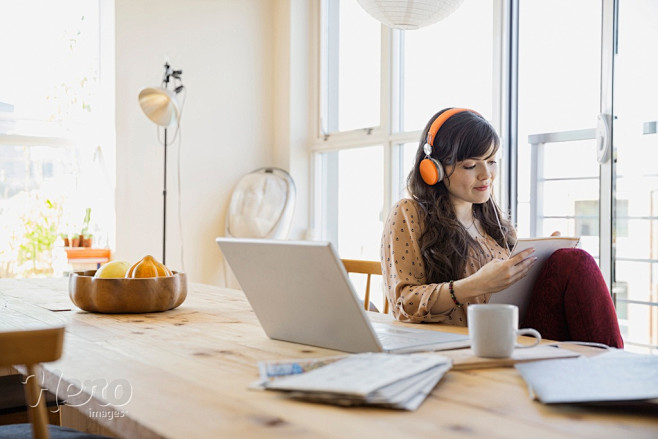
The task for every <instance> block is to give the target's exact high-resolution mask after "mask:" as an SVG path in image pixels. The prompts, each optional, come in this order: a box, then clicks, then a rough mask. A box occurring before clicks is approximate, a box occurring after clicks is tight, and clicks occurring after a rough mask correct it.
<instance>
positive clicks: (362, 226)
mask: <svg viewBox="0 0 658 439" xmlns="http://www.w3.org/2000/svg"><path fill="white" fill-rule="evenodd" d="M492 17H493V1H487V2H481V1H475V0H466V1H465V2H464V4H463V5H462V6H461V7H460V8H459V9H458V10H457V11H456V12H455V13H454V14H452V15H451V16H449V17H448V18H446V19H445V20H443V21H441V22H440V25H433V26H429V27H427V28H423V29H420V30H417V31H410V32H404V31H398V30H391V29H389V28H387V27H385V26H382V25H381V24H380V23H379V22H377V21H376V20H375V19H373V18H372V17H370V16H369V15H368V14H366V13H365V12H364V11H363V10H362V9H361V7H360V6H359V5H358V3H357V1H356V0H324V1H323V3H322V23H323V26H322V29H323V32H322V44H321V47H322V54H321V59H322V67H321V72H322V74H321V93H320V95H321V103H320V105H321V108H320V115H321V124H320V126H321V127H322V132H321V133H318V139H317V141H316V143H315V145H314V146H313V149H314V154H315V159H314V172H315V176H316V178H315V182H316V184H315V194H316V197H315V199H316V210H315V212H314V225H315V229H316V232H317V233H316V235H317V237H318V238H320V239H327V240H330V241H332V242H333V243H334V244H335V245H336V246H337V248H338V251H339V253H340V255H341V256H342V257H345V258H355V259H359V258H360V259H378V258H379V241H380V238H381V232H382V229H383V223H384V221H385V220H386V216H387V214H388V211H389V207H390V205H391V204H392V203H394V202H395V201H397V200H398V199H400V198H401V197H404V196H406V189H405V182H406V178H407V175H408V173H409V171H410V167H411V164H412V163H413V158H414V155H415V152H416V148H417V147H418V141H419V136H420V132H421V130H422V129H423V127H424V126H425V124H426V122H427V121H428V120H429V118H430V117H431V116H432V115H433V114H434V113H436V112H437V111H438V110H440V109H442V108H445V107H451V106H467V107H472V108H477V109H478V111H480V112H481V113H482V114H484V115H485V117H489V118H491V115H492V114H493V113H494V111H493V110H494V109H493V82H494V75H493V73H492V72H493V69H494V67H493V65H494V63H493V54H494V53H495V43H494V42H495V41H497V39H496V38H494V28H493V22H494V20H493V18H492ZM356 35H358V38H357V37H355V36H356ZM455 36H457V37H455ZM348 42H349V43H348ZM465 53H467V54H468V56H464V54H465ZM364 230H367V233H364Z"/></svg>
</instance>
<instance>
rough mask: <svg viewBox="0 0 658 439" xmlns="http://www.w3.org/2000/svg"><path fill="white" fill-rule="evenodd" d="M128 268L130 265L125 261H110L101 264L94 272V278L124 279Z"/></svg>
mask: <svg viewBox="0 0 658 439" xmlns="http://www.w3.org/2000/svg"><path fill="white" fill-rule="evenodd" d="M129 268H130V263H129V262H126V261H111V262H107V263H105V264H103V265H102V266H101V268H99V269H98V270H96V273H95V274H94V277H101V278H117V277H124V276H125V275H126V272H127V271H128V269H129Z"/></svg>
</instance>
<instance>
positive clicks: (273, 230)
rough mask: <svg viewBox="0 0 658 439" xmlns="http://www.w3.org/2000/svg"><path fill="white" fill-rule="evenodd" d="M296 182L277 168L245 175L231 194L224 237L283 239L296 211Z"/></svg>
mask: <svg viewBox="0 0 658 439" xmlns="http://www.w3.org/2000/svg"><path fill="white" fill-rule="evenodd" d="M295 192H296V191H295V183H294V181H293V179H292V177H291V176H290V174H288V173H287V172H286V171H284V170H283V169H279V168H260V169H256V170H255V171H253V172H250V173H249V174H246V175H244V176H243V177H242V178H240V180H238V183H237V184H236V186H235V188H233V193H232V194H231V202H230V204H229V208H228V215H227V219H226V234H227V236H233V237H235V238H270V239H286V238H288V234H289V232H290V226H291V224H292V219H293V213H294V210H295Z"/></svg>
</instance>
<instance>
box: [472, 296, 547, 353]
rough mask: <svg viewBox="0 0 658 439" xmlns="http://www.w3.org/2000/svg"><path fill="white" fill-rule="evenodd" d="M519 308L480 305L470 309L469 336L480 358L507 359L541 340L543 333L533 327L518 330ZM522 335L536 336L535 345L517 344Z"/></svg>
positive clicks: (503, 305)
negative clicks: (515, 350)
mask: <svg viewBox="0 0 658 439" xmlns="http://www.w3.org/2000/svg"><path fill="white" fill-rule="evenodd" d="M518 327H519V308H518V307H517V306H516V305H505V304H498V303H496V304H481V305H469V306H468V334H469V336H470V339H471V349H472V350H473V352H474V353H475V355H477V356H478V357H488V358H508V357H510V356H511V355H512V352H513V351H514V348H530V347H532V346H536V345H537V344H539V342H540V341H541V334H539V332H538V331H536V330H534V329H531V328H524V329H518ZM519 335H530V336H533V337H535V341H534V343H532V344H518V343H517V342H516V338H517V336H519Z"/></svg>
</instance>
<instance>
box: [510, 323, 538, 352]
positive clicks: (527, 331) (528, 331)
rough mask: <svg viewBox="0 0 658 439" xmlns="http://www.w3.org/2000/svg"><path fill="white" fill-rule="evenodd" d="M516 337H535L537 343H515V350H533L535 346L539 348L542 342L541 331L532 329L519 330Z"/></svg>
mask: <svg viewBox="0 0 658 439" xmlns="http://www.w3.org/2000/svg"><path fill="white" fill-rule="evenodd" d="M516 335H530V336H532V337H535V341H534V343H531V344H519V343H515V344H514V347H515V348H531V347H533V346H537V345H538V344H539V342H540V341H541V334H540V333H539V331H537V330H536V329H532V328H523V329H518V330H517V331H516Z"/></svg>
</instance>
